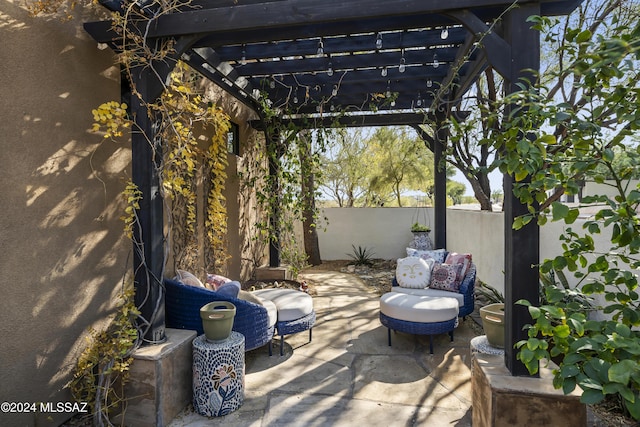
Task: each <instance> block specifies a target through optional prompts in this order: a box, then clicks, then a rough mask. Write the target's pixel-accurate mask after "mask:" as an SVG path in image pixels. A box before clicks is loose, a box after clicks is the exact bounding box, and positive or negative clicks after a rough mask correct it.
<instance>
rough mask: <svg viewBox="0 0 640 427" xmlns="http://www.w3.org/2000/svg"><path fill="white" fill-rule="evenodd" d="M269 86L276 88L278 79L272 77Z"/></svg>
mask: <svg viewBox="0 0 640 427" xmlns="http://www.w3.org/2000/svg"><path fill="white" fill-rule="evenodd" d="M269 87H270V88H271V89H275V88H276V80H275V79H272V80H271V81H269Z"/></svg>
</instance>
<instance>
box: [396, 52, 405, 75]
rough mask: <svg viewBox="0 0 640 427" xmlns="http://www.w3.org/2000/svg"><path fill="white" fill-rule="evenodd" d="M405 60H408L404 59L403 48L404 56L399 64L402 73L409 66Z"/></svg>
mask: <svg viewBox="0 0 640 427" xmlns="http://www.w3.org/2000/svg"><path fill="white" fill-rule="evenodd" d="M405 62H406V61H405V59H404V49H402V57H401V58H400V65H399V66H398V71H399V72H401V73H404V71H405V70H406V68H407V66H406V64H405Z"/></svg>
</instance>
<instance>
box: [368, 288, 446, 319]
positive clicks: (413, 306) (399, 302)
mask: <svg viewBox="0 0 640 427" xmlns="http://www.w3.org/2000/svg"><path fill="white" fill-rule="evenodd" d="M380 311H381V312H382V313H383V314H385V315H387V316H389V317H391V318H394V319H398V320H404V321H407V322H417V323H435V322H446V321H448V320H451V319H455V318H456V317H458V301H457V300H455V299H454V298H437V297H425V296H417V295H409V294H404V293H400V292H388V293H386V294H384V295H382V297H381V298H380Z"/></svg>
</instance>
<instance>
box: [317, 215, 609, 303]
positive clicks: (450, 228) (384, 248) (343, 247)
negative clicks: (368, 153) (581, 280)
mask: <svg viewBox="0 0 640 427" xmlns="http://www.w3.org/2000/svg"><path fill="white" fill-rule="evenodd" d="M420 209H421V211H420V212H417V210H416V208H328V209H324V211H323V213H324V215H325V216H326V217H327V219H328V224H326V231H324V232H323V231H320V232H319V233H318V235H319V241H320V255H321V257H322V259H323V260H338V259H349V254H352V253H353V248H352V247H351V245H352V244H353V245H355V246H356V247H358V246H361V247H363V248H367V249H369V250H370V251H372V252H373V253H374V255H373V256H374V258H383V259H396V258H400V257H403V256H405V255H406V252H405V248H406V247H407V245H408V244H409V242H410V241H411V240H412V234H411V232H410V231H409V229H410V227H411V224H413V222H415V220H416V215H418V214H419V217H420V220H421V221H422V222H424V211H423V210H424V208H420ZM428 212H429V217H428V218H429V219H430V221H429V220H428V221H427V222H430V224H429V225H430V226H431V227H432V228H433V226H434V220H433V210H432V209H430V208H429V209H428ZM584 221H585V219H583V218H580V219H578V220H577V221H576V222H575V223H574V224H573V225H571V226H570V227H573V229H574V230H579V231H580V232H581V230H582V224H583V223H584ZM566 227H567V225H565V224H564V223H551V222H549V223H547V224H546V225H545V226H543V227H542V228H541V230H540V259H541V260H544V259H546V258H553V257H555V256H557V255H559V254H561V253H562V251H561V242H560V241H559V240H558V236H559V235H560V234H561V233H562V231H563V230H564V229H565V228H566ZM431 234H432V238H433V232H432V233H431ZM608 235H609V232H605V233H603V234H601V235H594V236H593V238H594V240H595V242H596V247H597V248H600V249H601V250H608V248H609V246H608V242H609V239H608ZM446 249H447V250H449V251H453V252H465V253H466V252H468V253H471V254H472V256H473V261H474V263H475V264H476V267H477V269H478V278H479V279H480V280H482V281H483V282H485V283H488V284H489V285H491V286H493V287H494V288H496V289H498V290H499V291H500V292H503V293H504V215H503V214H502V212H484V211H478V210H461V209H447V248H446ZM569 279H570V281H571V282H573V283H575V280H571V279H572V278H571V277H569Z"/></svg>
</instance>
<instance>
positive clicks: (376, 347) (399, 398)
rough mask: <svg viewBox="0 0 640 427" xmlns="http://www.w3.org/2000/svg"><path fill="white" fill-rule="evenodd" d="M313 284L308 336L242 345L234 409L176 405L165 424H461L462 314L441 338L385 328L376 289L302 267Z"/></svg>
mask: <svg viewBox="0 0 640 427" xmlns="http://www.w3.org/2000/svg"><path fill="white" fill-rule="evenodd" d="M301 278H304V279H307V280H309V281H312V282H313V283H315V284H316V290H317V293H318V295H317V296H315V297H314V306H315V310H316V313H317V321H316V324H315V327H314V328H313V341H312V342H311V343H308V339H309V334H308V333H307V332H302V333H299V334H295V335H291V336H286V337H285V347H284V348H285V354H284V356H280V355H279V342H278V341H277V340H274V348H273V356H271V357H269V355H268V354H267V348H266V347H264V348H260V349H257V350H254V351H251V352H248V353H246V358H245V362H246V367H245V400H244V404H243V405H242V406H241V407H240V408H239V409H238V410H236V411H235V412H233V413H231V414H229V415H227V416H225V417H219V418H209V417H204V416H201V415H198V414H196V413H194V412H193V409H192V408H191V407H189V408H187V409H185V410H184V411H183V412H182V413H180V414H179V415H178V416H177V417H176V418H175V419H174V420H173V421H172V422H171V423H170V424H169V426H170V427H185V426H188V427H199V426H218V425H220V426H223V425H224V426H225V427H235V426H237V427H246V426H262V427H266V426H305V427H306V426H323V427H324V426H357V425H362V426H385V427H386V426H414V425H428V426H430V427H434V426H470V425H471V372H470V368H469V361H470V351H469V341H470V340H471V339H472V338H473V337H474V336H476V332H475V331H477V328H475V327H474V325H473V323H474V320H472V319H471V318H467V320H466V321H464V322H462V321H461V322H460V326H458V328H457V329H456V330H455V335H454V340H453V342H450V339H449V336H448V335H446V334H443V335H440V336H436V337H434V354H433V355H432V354H429V337H428V336H415V335H407V334H403V333H394V334H393V336H392V340H393V346H392V347H389V346H388V345H387V329H386V328H385V327H384V326H382V325H381V324H380V321H379V319H378V314H379V296H378V295H377V294H376V293H375V292H374V291H373V290H371V289H370V288H369V287H367V285H366V284H364V283H363V282H362V281H361V280H360V279H359V278H358V277H357V276H355V275H351V274H347V273H339V272H333V271H313V270H310V271H305V272H304V273H302V274H301Z"/></svg>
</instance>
